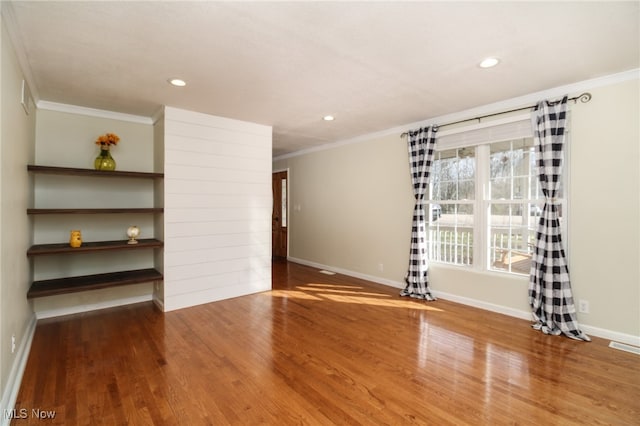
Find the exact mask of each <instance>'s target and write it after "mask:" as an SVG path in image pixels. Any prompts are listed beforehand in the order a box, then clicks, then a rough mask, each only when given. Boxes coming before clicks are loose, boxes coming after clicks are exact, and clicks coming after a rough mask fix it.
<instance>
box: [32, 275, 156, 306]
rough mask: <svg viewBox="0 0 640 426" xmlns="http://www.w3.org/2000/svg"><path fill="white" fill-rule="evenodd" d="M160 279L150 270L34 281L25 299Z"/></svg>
mask: <svg viewBox="0 0 640 426" xmlns="http://www.w3.org/2000/svg"><path fill="white" fill-rule="evenodd" d="M162 278H163V277H162V274H161V273H160V272H159V271H157V270H155V269H152V268H151V269H138V270H134V271H121V272H110V273H106V274H93V275H83V276H78V277H66V278H56V279H52V280H42V281H34V282H33V283H32V284H31V287H30V288H29V291H28V292H27V298H28V299H33V298H34V297H45V296H54V295H57V294H67V293H75V292H78V291H86V290H97V289H100V288H107V287H115V286H122V285H128V284H138V283H143V282H149V281H159V280H162Z"/></svg>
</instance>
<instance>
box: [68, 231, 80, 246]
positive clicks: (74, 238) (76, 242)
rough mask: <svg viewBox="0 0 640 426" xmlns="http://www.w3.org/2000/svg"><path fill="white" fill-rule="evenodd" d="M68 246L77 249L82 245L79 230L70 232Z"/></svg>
mask: <svg viewBox="0 0 640 426" xmlns="http://www.w3.org/2000/svg"><path fill="white" fill-rule="evenodd" d="M69 245H70V246H71V247H73V248H78V247H80V246H81V245H82V235H81V234H80V230H79V229H77V230H73V231H71V236H70V237H69Z"/></svg>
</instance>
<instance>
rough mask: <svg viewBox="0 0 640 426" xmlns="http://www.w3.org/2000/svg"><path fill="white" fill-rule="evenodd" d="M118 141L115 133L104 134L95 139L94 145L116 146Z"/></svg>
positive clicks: (118, 138)
mask: <svg viewBox="0 0 640 426" xmlns="http://www.w3.org/2000/svg"><path fill="white" fill-rule="evenodd" d="M118 141H120V137H119V136H118V135H116V134H115V133H106V134H104V135H102V136H100V137H98V139H96V145H102V146H104V145H107V146H110V145H117V144H118Z"/></svg>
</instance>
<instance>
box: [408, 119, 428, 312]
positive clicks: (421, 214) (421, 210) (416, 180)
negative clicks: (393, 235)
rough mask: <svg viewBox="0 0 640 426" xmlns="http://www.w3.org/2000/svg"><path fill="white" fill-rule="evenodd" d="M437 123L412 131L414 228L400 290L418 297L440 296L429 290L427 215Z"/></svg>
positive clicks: (410, 134) (411, 164)
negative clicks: (407, 264) (433, 294)
mask: <svg viewBox="0 0 640 426" xmlns="http://www.w3.org/2000/svg"><path fill="white" fill-rule="evenodd" d="M436 131H437V127H435V126H429V127H426V128H422V129H419V130H415V131H411V132H409V135H408V137H407V143H408V146H409V166H410V168H411V180H412V183H413V194H414V195H415V198H416V204H415V207H414V209H413V225H412V228H411V251H410V253H409V270H408V271H407V276H406V277H405V281H406V282H407V286H406V287H405V289H404V290H402V292H401V293H400V295H401V296H410V297H415V298H417V299H425V300H436V299H435V297H433V296H432V295H431V291H430V290H429V278H428V275H427V273H428V269H429V264H428V259H427V215H426V213H425V197H426V194H427V191H428V190H429V173H430V172H431V165H432V164H433V157H434V153H435V147H436Z"/></svg>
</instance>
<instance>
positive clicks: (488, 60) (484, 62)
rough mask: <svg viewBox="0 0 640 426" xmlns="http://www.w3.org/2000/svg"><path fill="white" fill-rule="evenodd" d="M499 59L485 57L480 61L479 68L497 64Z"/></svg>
mask: <svg viewBox="0 0 640 426" xmlns="http://www.w3.org/2000/svg"><path fill="white" fill-rule="evenodd" d="M499 62H500V59H498V58H485V59H483V60H482V62H480V68H491V67H495V66H496V65H498V63H499Z"/></svg>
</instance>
